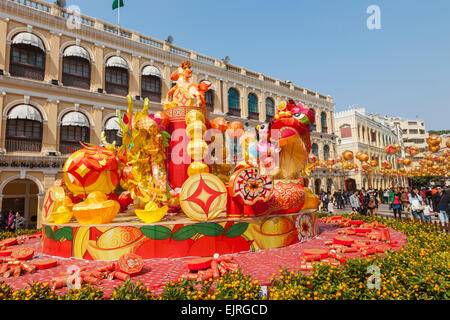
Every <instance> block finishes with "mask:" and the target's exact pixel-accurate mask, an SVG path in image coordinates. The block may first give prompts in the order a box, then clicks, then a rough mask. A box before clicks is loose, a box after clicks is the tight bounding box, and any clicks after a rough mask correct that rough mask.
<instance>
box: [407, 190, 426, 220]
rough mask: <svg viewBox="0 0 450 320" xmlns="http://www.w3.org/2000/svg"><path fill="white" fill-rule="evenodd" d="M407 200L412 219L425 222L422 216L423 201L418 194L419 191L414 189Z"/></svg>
mask: <svg viewBox="0 0 450 320" xmlns="http://www.w3.org/2000/svg"><path fill="white" fill-rule="evenodd" d="M408 198H409V202H410V206H411V213H412V216H413V219H420V220H421V221H425V217H424V214H423V211H424V207H423V199H422V196H421V195H420V194H419V189H417V188H414V189H413V191H412V193H411V194H410V195H409V196H408Z"/></svg>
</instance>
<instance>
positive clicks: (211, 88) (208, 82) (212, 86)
mask: <svg viewBox="0 0 450 320" xmlns="http://www.w3.org/2000/svg"><path fill="white" fill-rule="evenodd" d="M200 82H205V83H207V84H211V87H209V90H214V91H216V87H215V86H214V83H212V82H211V81H209V80H202V81H200Z"/></svg>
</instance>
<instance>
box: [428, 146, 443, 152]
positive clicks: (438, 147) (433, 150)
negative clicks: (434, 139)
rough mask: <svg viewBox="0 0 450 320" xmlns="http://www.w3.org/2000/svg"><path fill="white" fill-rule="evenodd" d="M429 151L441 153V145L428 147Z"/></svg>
mask: <svg viewBox="0 0 450 320" xmlns="http://www.w3.org/2000/svg"><path fill="white" fill-rule="evenodd" d="M428 150H430V151H431V152H433V153H436V152H439V150H441V146H440V145H428Z"/></svg>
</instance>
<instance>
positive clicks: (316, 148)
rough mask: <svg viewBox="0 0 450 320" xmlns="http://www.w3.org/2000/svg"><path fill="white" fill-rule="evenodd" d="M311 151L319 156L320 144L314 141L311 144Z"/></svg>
mask: <svg viewBox="0 0 450 320" xmlns="http://www.w3.org/2000/svg"><path fill="white" fill-rule="evenodd" d="M311 152H312V154H313V155H315V156H316V157H319V146H318V145H317V143H313V144H312V146H311Z"/></svg>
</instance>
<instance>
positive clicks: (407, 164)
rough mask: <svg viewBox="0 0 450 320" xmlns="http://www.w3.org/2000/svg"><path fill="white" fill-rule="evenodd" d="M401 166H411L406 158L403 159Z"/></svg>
mask: <svg viewBox="0 0 450 320" xmlns="http://www.w3.org/2000/svg"><path fill="white" fill-rule="evenodd" d="M403 164H404V165H405V166H407V167H409V166H410V165H411V159H408V158H406V159H403Z"/></svg>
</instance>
